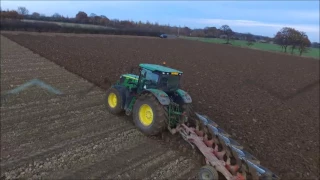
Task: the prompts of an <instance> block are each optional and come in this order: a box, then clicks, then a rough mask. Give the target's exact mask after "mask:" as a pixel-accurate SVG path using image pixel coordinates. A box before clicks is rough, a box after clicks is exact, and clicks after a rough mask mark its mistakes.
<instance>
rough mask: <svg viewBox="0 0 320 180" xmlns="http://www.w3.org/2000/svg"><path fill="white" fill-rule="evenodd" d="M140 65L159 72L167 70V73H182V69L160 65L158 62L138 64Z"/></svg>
mask: <svg viewBox="0 0 320 180" xmlns="http://www.w3.org/2000/svg"><path fill="white" fill-rule="evenodd" d="M140 67H142V68H145V69H148V70H150V71H160V72H167V73H172V72H177V73H181V74H182V73H183V72H182V71H179V70H176V69H172V68H169V67H166V66H161V65H158V64H140Z"/></svg>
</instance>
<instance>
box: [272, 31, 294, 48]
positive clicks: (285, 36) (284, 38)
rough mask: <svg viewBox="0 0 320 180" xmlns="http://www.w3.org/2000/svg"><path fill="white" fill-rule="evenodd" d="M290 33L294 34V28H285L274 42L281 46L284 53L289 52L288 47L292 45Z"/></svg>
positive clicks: (279, 32) (278, 33)
mask: <svg viewBox="0 0 320 180" xmlns="http://www.w3.org/2000/svg"><path fill="white" fill-rule="evenodd" d="M290 32H292V28H289V27H284V28H282V29H281V30H280V31H278V32H277V34H276V35H275V37H274V42H275V43H276V44H278V45H279V46H281V49H282V50H284V52H287V47H288V46H289V45H290V39H289V37H290Z"/></svg>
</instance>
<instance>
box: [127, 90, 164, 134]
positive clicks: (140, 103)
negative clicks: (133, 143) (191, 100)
mask: <svg viewBox="0 0 320 180" xmlns="http://www.w3.org/2000/svg"><path fill="white" fill-rule="evenodd" d="M165 114H166V111H165V110H164V107H163V106H162V105H161V104H160V103H159V101H158V99H157V98H155V97H154V96H153V95H152V94H143V95H141V96H140V97H139V98H138V99H137V100H136V102H135V104H134V107H133V122H134V124H135V125H136V126H137V127H138V129H139V130H140V131H141V132H142V133H144V134H146V135H151V136H152V135H158V134H160V133H161V132H162V131H163V130H165V128H166V123H165V121H166V115H165Z"/></svg>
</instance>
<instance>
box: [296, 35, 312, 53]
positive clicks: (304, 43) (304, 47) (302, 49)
mask: <svg viewBox="0 0 320 180" xmlns="http://www.w3.org/2000/svg"><path fill="white" fill-rule="evenodd" d="M299 41H300V42H299V45H298V49H299V54H300V56H301V55H302V53H306V52H308V50H309V48H308V47H310V46H311V42H310V40H309V38H308V36H307V34H306V33H305V32H302V31H301V32H300V33H299Z"/></svg>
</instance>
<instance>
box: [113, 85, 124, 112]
mask: <svg viewBox="0 0 320 180" xmlns="http://www.w3.org/2000/svg"><path fill="white" fill-rule="evenodd" d="M112 87H113V88H115V89H117V90H118V91H119V92H120V94H121V97H122V98H121V99H122V102H121V108H124V106H125V103H126V91H127V89H126V87H124V86H122V85H114V86H112Z"/></svg>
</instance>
